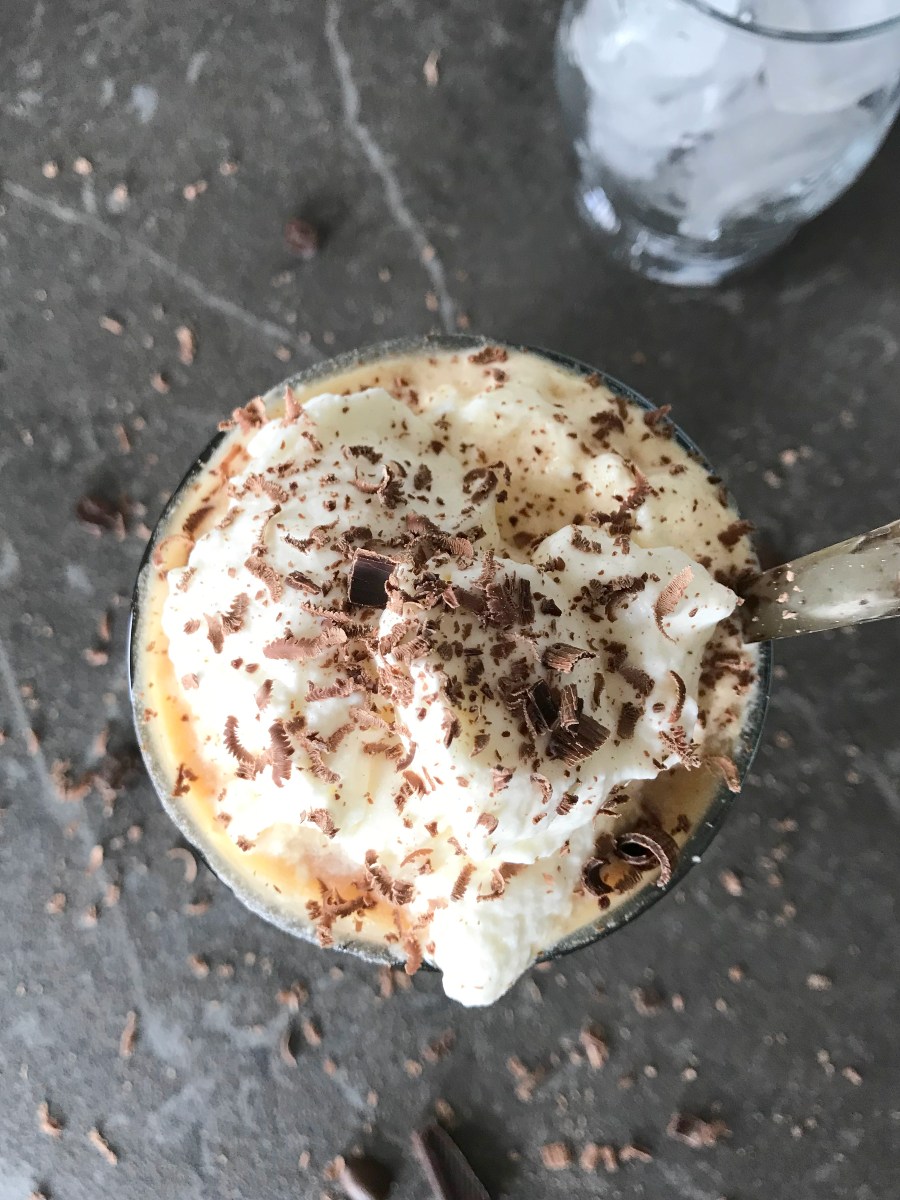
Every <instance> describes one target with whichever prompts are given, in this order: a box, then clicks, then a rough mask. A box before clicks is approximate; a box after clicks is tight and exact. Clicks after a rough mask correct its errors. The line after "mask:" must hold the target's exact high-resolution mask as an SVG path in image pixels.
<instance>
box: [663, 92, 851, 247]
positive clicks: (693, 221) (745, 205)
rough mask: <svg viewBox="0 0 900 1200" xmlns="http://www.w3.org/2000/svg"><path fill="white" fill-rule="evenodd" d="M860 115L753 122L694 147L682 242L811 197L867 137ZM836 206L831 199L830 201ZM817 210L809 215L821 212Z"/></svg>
mask: <svg viewBox="0 0 900 1200" xmlns="http://www.w3.org/2000/svg"><path fill="white" fill-rule="evenodd" d="M867 130H868V122H867V119H866V117H865V114H863V113H862V112H860V111H859V110H856V109H850V110H849V111H847V112H845V113H844V114H843V115H842V116H840V117H838V118H836V117H835V116H833V115H828V116H825V115H820V116H817V117H810V116H800V115H796V114H783V115H775V114H774V113H769V114H768V115H756V116H753V117H750V118H749V119H747V120H745V121H742V122H741V123H739V124H737V125H735V126H734V127H732V128H729V129H727V130H724V131H722V132H721V133H720V134H719V135H717V136H716V137H713V138H710V139H708V140H707V141H706V142H704V143H702V144H701V145H699V146H697V148H696V149H695V150H694V152H693V153H692V154H691V155H690V158H689V160H688V161H687V162H686V164H685V166H686V171H687V174H688V175H689V183H688V187H687V188H686V190H685V209H686V216H685V217H684V218H683V220H682V221H681V223H680V226H679V230H680V232H681V233H682V234H684V235H685V236H686V237H694V238H701V239H703V240H712V241H714V240H716V239H717V238H718V237H719V236H720V235H721V232H722V227H723V225H724V224H725V223H726V222H728V221H732V220H735V219H737V218H740V217H746V216H750V215H752V214H753V213H755V212H757V211H758V210H759V209H760V208H762V207H763V206H764V205H768V204H776V203H778V202H779V201H783V200H785V199H786V198H788V197H791V196H795V197H800V196H801V195H803V194H804V193H809V194H810V196H813V195H814V194H815V193H816V188H815V182H816V180H817V177H820V176H822V175H824V174H825V173H827V172H828V171H829V170H830V169H832V168H833V167H834V166H835V164H837V163H839V162H840V161H841V159H842V158H843V156H844V155H845V154H846V152H847V149H848V147H850V146H852V145H853V143H854V142H855V141H856V140H858V139H865V138H866V136H867ZM832 198H833V193H832V194H831V195H829V196H828V199H829V200H830V199H832ZM820 207H821V205H820V204H818V203H815V204H814V205H813V206H812V208H811V212H810V215H812V212H814V211H818V209H819V208H820Z"/></svg>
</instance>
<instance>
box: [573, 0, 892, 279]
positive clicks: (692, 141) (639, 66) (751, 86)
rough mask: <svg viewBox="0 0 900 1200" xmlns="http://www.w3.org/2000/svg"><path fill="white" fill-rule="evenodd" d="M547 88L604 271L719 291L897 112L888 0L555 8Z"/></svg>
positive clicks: (816, 203) (693, 0)
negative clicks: (605, 252)
mask: <svg viewBox="0 0 900 1200" xmlns="http://www.w3.org/2000/svg"><path fill="white" fill-rule="evenodd" d="M556 55H557V85H558V89H559V94H560V98H561V101H562V106H563V110H564V114H565V116H566V118H567V121H568V124H569V126H570V128H571V131H572V134H573V137H574V141H575V148H576V152H577V155H578V160H579V165H580V183H579V189H578V194H579V201H580V205H581V208H582V210H583V212H584V214H585V216H586V217H587V219H588V221H589V222H590V223H591V224H592V225H593V226H594V227H595V228H596V229H597V230H598V232H599V233H600V234H601V235H602V237H603V240H604V241H605V243H606V245H607V247H608V249H609V250H610V252H611V254H612V256H613V258H615V259H616V260H618V261H619V262H622V263H624V264H625V265H627V266H629V267H631V268H632V269H634V270H636V271H638V272H639V273H641V274H643V275H646V276H649V277H650V278H652V279H659V280H663V281H665V282H667V283H674V284H682V285H688V286H704V285H711V284H715V283H717V282H719V281H720V280H721V279H723V278H724V277H725V276H727V275H729V274H730V273H731V272H733V271H736V270H738V269H739V268H741V267H745V266H747V265H749V264H751V263H753V262H756V261H757V260H758V259H760V258H762V257H763V256H765V255H767V254H769V253H771V252H772V251H773V250H775V249H776V248H777V247H779V246H781V245H783V244H784V243H785V242H787V241H788V240H789V239H790V238H791V237H792V236H793V235H794V233H796V231H797V230H798V229H799V227H800V226H801V225H802V224H803V223H804V222H806V221H808V220H809V219H810V218H811V217H814V216H815V215H816V214H817V213H820V212H821V211H822V210H823V209H824V208H826V207H827V206H828V205H829V204H831V203H832V201H833V200H835V199H836V198H837V197H838V196H839V195H840V194H841V193H842V192H844V191H845V190H846V189H847V188H848V187H849V186H850V184H851V183H853V181H854V180H855V179H856V178H857V177H858V175H859V174H860V173H861V171H862V170H863V168H864V167H865V166H866V165H867V164H868V163H869V161H870V160H871V159H872V157H873V156H874V154H875V153H876V151H877V150H878V148H879V147H880V145H881V143H882V142H883V141H884V138H885V136H886V135H887V132H888V130H889V128H890V126H891V123H892V122H893V120H894V117H895V116H896V113H897V109H898V107H900V0H753V2H750V3H745V2H742V0H568V2H567V4H566V6H565V8H564V10H563V15H562V18H561V21H560V25H559V30H558V34H557V46H556Z"/></svg>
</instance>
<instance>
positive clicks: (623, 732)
mask: <svg viewBox="0 0 900 1200" xmlns="http://www.w3.org/2000/svg"><path fill="white" fill-rule="evenodd" d="M643 715H644V707H643V705H637V704H632V703H631V701H630V700H626V701H625V703H624V704H623V705H622V711H621V712H620V713H619V720H618V724H617V725H616V737H618V738H620V739H621V740H622V741H623V742H627V741H629V740H630V739H631V738H633V737H634V731H635V729H636V728H637V723H638V721H639V720H640V719H641V717H642V716H643Z"/></svg>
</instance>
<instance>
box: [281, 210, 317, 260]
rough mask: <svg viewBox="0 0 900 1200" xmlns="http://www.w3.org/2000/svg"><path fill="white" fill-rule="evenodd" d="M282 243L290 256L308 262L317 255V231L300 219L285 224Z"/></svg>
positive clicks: (295, 218)
mask: <svg viewBox="0 0 900 1200" xmlns="http://www.w3.org/2000/svg"><path fill="white" fill-rule="evenodd" d="M284 243H285V245H286V246H287V248H288V250H290V251H291V253H292V254H296V255H298V257H300V258H302V259H304V260H305V261H308V260H309V259H311V258H315V256H316V255H317V254H318V253H319V231H318V229H316V227H315V225H312V224H311V223H310V222H309V221H305V220H304V219H303V218H302V217H292V218H291V220H290V221H287V222H285V226H284Z"/></svg>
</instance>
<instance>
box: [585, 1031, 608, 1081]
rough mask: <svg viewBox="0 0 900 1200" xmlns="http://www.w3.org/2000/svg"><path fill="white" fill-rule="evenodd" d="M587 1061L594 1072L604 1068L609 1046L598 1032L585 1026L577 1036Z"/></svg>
mask: <svg viewBox="0 0 900 1200" xmlns="http://www.w3.org/2000/svg"><path fill="white" fill-rule="evenodd" d="M578 1040H579V1041H580V1042H581V1045H582V1047H583V1048H584V1053H585V1055H586V1056H587V1060H588V1062H589V1063H590V1065H591V1066H592V1067H593V1069H594V1070H595V1071H599V1070H600V1068H601V1067H605V1066H606V1063H607V1061H608V1059H609V1045H608V1044H607V1042H606V1039H605V1038H604V1037H603V1035H602V1034H601V1033H600V1032H599V1030H597V1029H595V1028H593V1027H591V1026H586V1027H585V1028H584V1029H582V1031H581V1033H580V1034H579V1036H578Z"/></svg>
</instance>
